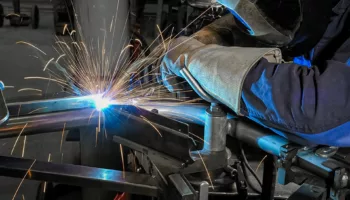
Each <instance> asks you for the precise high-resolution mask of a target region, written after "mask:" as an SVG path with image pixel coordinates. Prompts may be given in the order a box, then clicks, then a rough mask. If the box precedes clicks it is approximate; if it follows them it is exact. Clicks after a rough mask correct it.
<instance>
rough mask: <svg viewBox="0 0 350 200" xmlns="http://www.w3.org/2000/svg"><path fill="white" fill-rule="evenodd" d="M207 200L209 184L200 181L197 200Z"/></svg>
mask: <svg viewBox="0 0 350 200" xmlns="http://www.w3.org/2000/svg"><path fill="white" fill-rule="evenodd" d="M208 199H209V183H208V182H207V181H202V182H201V184H200V185H199V200H208Z"/></svg>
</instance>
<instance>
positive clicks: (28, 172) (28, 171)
mask: <svg viewBox="0 0 350 200" xmlns="http://www.w3.org/2000/svg"><path fill="white" fill-rule="evenodd" d="M35 162H36V160H34V161H33V163H32V164H31V165H30V167H29V169H28V170H27V172H26V174H25V175H24V177H23V179H22V180H21V182H20V183H19V185H18V187H17V189H16V192H15V194H14V195H13V197H12V200H14V199H15V198H16V196H17V193H18V190H19V188H20V187H21V185H22V184H23V181H24V179H25V178H26V177H27V175H28V174H30V170H31V169H32V167H33V165H34V163H35ZM29 177H30V176H29Z"/></svg>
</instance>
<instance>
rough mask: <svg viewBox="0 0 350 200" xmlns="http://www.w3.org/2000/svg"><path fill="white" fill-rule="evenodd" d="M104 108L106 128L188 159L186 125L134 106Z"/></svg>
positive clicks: (192, 142)
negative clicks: (108, 110) (105, 109)
mask: <svg viewBox="0 0 350 200" xmlns="http://www.w3.org/2000/svg"><path fill="white" fill-rule="evenodd" d="M109 109H110V110H113V112H107V111H106V112H105V115H106V124H105V126H106V130H107V133H108V134H114V135H117V136H119V137H122V138H124V139H127V140H129V141H132V142H134V143H137V144H139V145H142V146H146V147H149V148H151V149H153V150H155V151H158V152H161V153H164V154H166V155H168V156H171V157H173V158H174V159H178V160H181V161H182V162H184V163H192V162H193V160H192V158H191V156H190V154H189V153H190V151H191V149H193V147H194V141H193V139H192V138H191V137H190V136H189V130H190V126H189V125H188V124H184V123H181V122H179V121H176V120H172V119H169V118H167V117H164V116H161V115H158V114H155V113H152V112H149V111H147V110H144V109H141V108H138V107H135V106H111V107H110V108H109Z"/></svg>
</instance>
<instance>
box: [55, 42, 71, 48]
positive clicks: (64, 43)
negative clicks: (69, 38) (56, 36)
mask: <svg viewBox="0 0 350 200" xmlns="http://www.w3.org/2000/svg"><path fill="white" fill-rule="evenodd" d="M56 44H63V45H65V46H66V47H67V49H69V50H70V47H69V46H68V44H67V43H66V42H63V41H56Z"/></svg>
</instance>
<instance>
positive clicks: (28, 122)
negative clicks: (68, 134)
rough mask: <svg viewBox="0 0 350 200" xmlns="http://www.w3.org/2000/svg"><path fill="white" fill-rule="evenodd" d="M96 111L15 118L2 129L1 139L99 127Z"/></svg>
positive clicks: (76, 111) (0, 129)
mask: <svg viewBox="0 0 350 200" xmlns="http://www.w3.org/2000/svg"><path fill="white" fill-rule="evenodd" d="M93 112H94V109H81V110H72V111H66V112H57V113H51V114H40V115H31V116H23V117H14V118H10V119H9V120H8V123H7V124H6V125H4V126H1V127H0V138H9V137H17V136H18V135H19V134H20V133H21V135H32V134H40V133H49V132H54V131H61V130H62V129H63V127H64V126H65V130H70V129H74V128H79V127H85V126H95V127H96V126H97V125H98V117H99V116H98V114H96V113H95V114H94V115H91V114H92V113H93ZM90 116H91V117H90Z"/></svg>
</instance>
